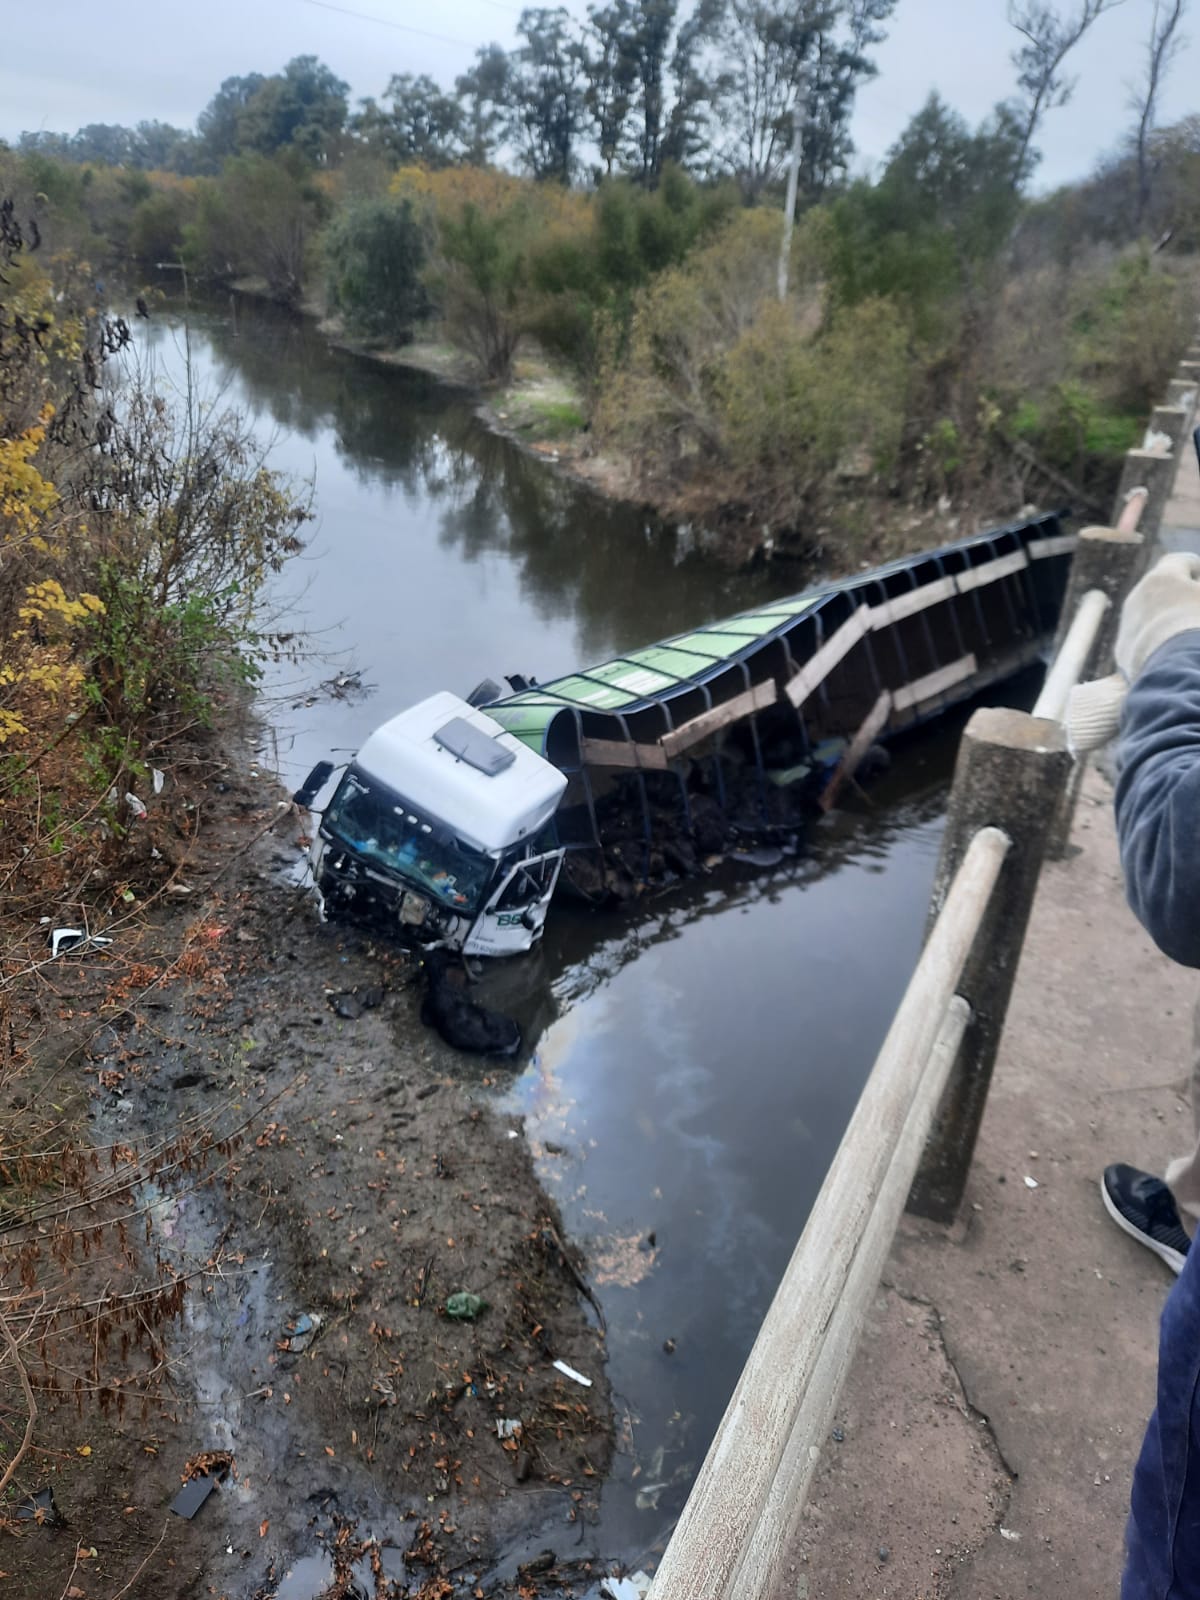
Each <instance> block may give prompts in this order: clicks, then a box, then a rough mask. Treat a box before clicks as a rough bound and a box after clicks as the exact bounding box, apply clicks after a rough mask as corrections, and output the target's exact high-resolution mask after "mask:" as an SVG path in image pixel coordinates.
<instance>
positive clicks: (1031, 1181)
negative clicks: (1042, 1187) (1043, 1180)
mask: <svg viewBox="0 0 1200 1600" xmlns="http://www.w3.org/2000/svg"><path fill="white" fill-rule="evenodd" d="M1037 1186H1038V1181H1037V1179H1036V1178H1031V1177H1030V1176H1029V1175H1028V1173H1027V1174H1026V1176H1025V1187H1026V1188H1027V1189H1036V1188H1037Z"/></svg>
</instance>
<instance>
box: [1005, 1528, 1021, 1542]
mask: <svg viewBox="0 0 1200 1600" xmlns="http://www.w3.org/2000/svg"><path fill="white" fill-rule="evenodd" d="M1000 1537H1001V1538H1002V1539H1011V1540H1012V1541H1013V1543H1014V1544H1015V1543H1016V1541H1017V1540H1018V1539H1019V1538H1020V1537H1021V1535H1020V1534H1019V1533H1014V1531H1013V1530H1012V1529H1011V1528H1001V1529H1000Z"/></svg>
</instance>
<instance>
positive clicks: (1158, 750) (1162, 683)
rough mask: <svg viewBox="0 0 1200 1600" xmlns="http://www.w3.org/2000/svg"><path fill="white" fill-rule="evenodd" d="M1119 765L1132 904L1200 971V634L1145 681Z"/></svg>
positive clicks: (1124, 725) (1136, 689) (1121, 835)
mask: <svg viewBox="0 0 1200 1600" xmlns="http://www.w3.org/2000/svg"><path fill="white" fill-rule="evenodd" d="M1117 763H1118V776H1117V793H1116V809H1117V838H1118V841H1119V843H1120V847H1121V865H1122V867H1123V869H1124V872H1125V892H1126V894H1127V895H1128V896H1129V904H1130V905H1131V906H1132V907H1133V910H1134V913H1135V914H1136V916H1137V917H1138V919H1139V921H1140V922H1141V923H1142V925H1143V926H1144V927H1145V929H1146V931H1147V932H1148V933H1149V935H1150V937H1151V938H1152V939H1153V940H1154V942H1155V944H1156V945H1158V947H1159V949H1160V950H1162V951H1163V952H1164V953H1165V954H1166V955H1169V956H1170V957H1171V959H1172V960H1174V961H1178V962H1180V963H1181V964H1182V965H1183V966H1185V967H1200V629H1191V630H1189V631H1188V632H1187V633H1181V634H1177V635H1176V636H1175V638H1174V639H1168V641H1167V643H1166V644H1164V645H1163V646H1162V648H1161V649H1159V650H1156V651H1155V653H1154V655H1152V656H1151V658H1150V661H1149V663H1148V664H1147V665H1146V666H1145V667H1144V668H1143V670H1142V671H1141V672H1140V673H1139V674H1138V677H1137V680H1136V682H1135V683H1134V685H1133V687H1132V689H1130V691H1129V696H1128V699H1127V700H1126V701H1125V709H1124V711H1123V713H1122V716H1121V738H1120V744H1119V747H1118V751H1117Z"/></svg>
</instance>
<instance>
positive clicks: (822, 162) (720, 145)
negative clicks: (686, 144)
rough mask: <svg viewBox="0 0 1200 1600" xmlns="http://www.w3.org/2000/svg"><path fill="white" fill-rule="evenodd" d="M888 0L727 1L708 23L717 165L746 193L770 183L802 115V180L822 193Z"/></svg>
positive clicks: (840, 160) (846, 153)
mask: <svg viewBox="0 0 1200 1600" xmlns="http://www.w3.org/2000/svg"><path fill="white" fill-rule="evenodd" d="M894 6H895V0H724V4H723V5H722V6H721V7H720V9H719V11H718V12H717V14H716V15H715V16H714V18H713V20H712V22H711V24H710V25H709V26H708V28H707V29H706V34H705V37H704V39H703V48H704V52H705V57H706V59H707V60H708V62H709V63H710V80H711V82H712V91H711V93H712V101H713V105H714V107H715V121H716V124H717V126H716V129H715V130H714V141H713V142H714V146H715V148H716V151H717V156H718V160H719V162H720V164H721V165H723V166H724V167H726V168H727V169H728V170H729V171H732V172H733V173H734V174H735V175H736V176H737V178H738V180H739V182H740V183H741V185H742V188H743V190H744V192H745V194H746V196H747V198H748V199H755V198H757V196H758V195H759V194H761V192H762V190H763V189H764V188H765V187H766V186H767V185H769V184H771V183H773V182H775V181H776V179H777V178H778V177H779V175H780V172H781V170H782V167H783V164H784V161H785V159H786V156H787V152H788V150H789V147H790V145H791V142H792V126H793V119H794V117H795V116H796V115H797V114H798V112H799V114H802V115H803V117H804V141H805V164H806V170H807V176H808V185H807V186H809V187H811V188H813V189H814V190H815V191H817V192H820V191H821V190H822V189H823V188H825V187H827V186H828V184H829V182H830V181H831V179H832V178H833V176H834V175H835V174H836V173H838V172H840V171H841V170H843V169H844V168H845V166H846V163H847V161H848V159H849V157H850V155H851V154H852V152H853V148H854V147H853V145H852V144H851V142H850V137H849V132H848V129H849V122H850V117H851V114H852V112H853V109H854V99H855V95H856V93H857V90H858V86H859V84H860V83H861V82H862V81H863V80H864V79H865V78H868V77H870V76H871V75H872V74H873V73H874V71H875V68H874V66H873V65H872V63H871V62H870V60H869V59H868V57H867V55H866V50H867V48H868V46H869V45H871V44H874V43H877V42H878V41H879V40H880V39H881V38H882V37H883V35H882V33H881V32H880V31H879V29H878V28H877V27H876V26H875V25H876V24H877V23H878V22H880V21H882V20H883V19H884V18H885V17H887V16H889V15H890V14H891V12H892V10H893V9H894Z"/></svg>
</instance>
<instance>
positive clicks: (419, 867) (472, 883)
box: [325, 771, 495, 915]
mask: <svg viewBox="0 0 1200 1600" xmlns="http://www.w3.org/2000/svg"><path fill="white" fill-rule="evenodd" d="M325 823H326V826H327V827H329V828H330V829H331V830H332V831H333V832H334V833H336V834H337V836H338V837H339V838H340V839H342V840H343V841H344V842H345V843H346V844H347V845H349V846H350V847H351V848H352V849H353V850H356V851H357V852H358V854H359V855H362V856H366V857H367V858H368V859H370V860H372V861H376V862H378V863H379V865H380V866H383V867H387V868H388V869H389V870H390V871H392V872H396V873H399V874H400V876H401V877H403V878H406V879H408V881H409V882H410V883H412V884H414V885H416V886H417V887H419V888H421V889H423V890H425V892H426V893H428V894H430V895H432V896H433V898H434V899H435V900H439V901H441V902H442V904H444V905H447V906H450V907H451V908H452V909H453V910H455V911H459V912H461V913H463V914H464V915H474V913H475V912H476V911H477V910H478V908H479V904H480V901H481V900H482V898H483V894H484V891H485V889H486V888H487V886H488V883H489V881H490V879H491V876H492V872H493V870H494V867H495V863H494V862H493V861H492V860H491V859H490V858H489V857H488V856H485V855H481V854H480V853H479V852H478V851H477V850H471V849H469V848H468V847H467V846H466V845H464V844H461V843H459V841H458V840H456V839H452V838H449V837H447V836H445V835H442V836H440V837H439V836H438V835H436V834H435V833H434V831H433V829H432V827H431V825H430V824H429V823H428V822H426V821H425V820H424V819H423V818H422V817H420V816H419V815H418V814H417V813H416V812H414V811H410V810H409V809H408V808H407V807H406V806H405V804H404V802H403V801H402V800H401V799H400V798H399V797H398V796H396V795H393V794H390V793H389V792H388V791H387V790H386V789H382V788H376V787H374V786H372V785H370V784H368V783H367V782H365V781H364V780H363V778H362V777H361V776H360V775H359V774H358V773H356V772H353V771H351V772H348V773H347V774H346V776H345V777H344V778H343V779H342V781H341V783H340V784H339V786H338V791H337V793H336V794H335V795H334V797H333V799H332V801H331V802H330V804H329V808H328V810H327V811H326V813H325Z"/></svg>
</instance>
